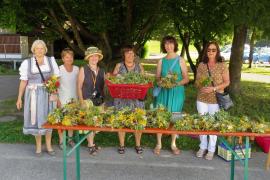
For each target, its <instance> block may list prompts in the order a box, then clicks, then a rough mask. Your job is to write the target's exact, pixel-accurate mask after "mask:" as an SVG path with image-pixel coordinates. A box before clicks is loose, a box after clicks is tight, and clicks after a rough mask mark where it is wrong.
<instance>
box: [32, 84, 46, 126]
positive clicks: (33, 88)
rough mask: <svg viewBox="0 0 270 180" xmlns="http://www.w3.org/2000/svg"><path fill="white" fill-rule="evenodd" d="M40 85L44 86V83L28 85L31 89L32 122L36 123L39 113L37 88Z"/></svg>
mask: <svg viewBox="0 0 270 180" xmlns="http://www.w3.org/2000/svg"><path fill="white" fill-rule="evenodd" d="M38 86H43V84H30V85H28V88H29V89H30V90H31V91H30V98H31V100H30V101H31V102H30V111H31V124H32V125H35V124H36V115H37V110H36V105H37V98H36V90H37V87H38Z"/></svg>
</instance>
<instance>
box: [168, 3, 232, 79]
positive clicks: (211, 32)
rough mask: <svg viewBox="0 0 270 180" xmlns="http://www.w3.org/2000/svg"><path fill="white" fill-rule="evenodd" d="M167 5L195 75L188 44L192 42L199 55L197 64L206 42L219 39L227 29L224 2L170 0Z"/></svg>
mask: <svg viewBox="0 0 270 180" xmlns="http://www.w3.org/2000/svg"><path fill="white" fill-rule="evenodd" d="M167 6H168V10H167V12H168V13H169V18H171V19H173V22H174V26H175V28H176V29H177V32H178V34H179V36H180V38H181V40H182V42H183V46H184V49H185V51H186V55H187V60H188V62H189V64H190V67H191V69H192V71H193V72H194V77H195V76H196V65H195V64H194V63H193V61H192V59H191V57H190V53H189V45H190V43H193V44H194V46H195V48H196V49H197V52H198V54H199V56H198V58H197V60H196V64H198V62H200V60H201V58H202V53H203V51H204V48H205V46H206V44H207V43H208V42H209V41H212V40H216V39H219V38H220V37H221V36H222V34H224V33H225V32H227V31H228V28H227V24H226V21H227V20H228V16H227V12H226V8H224V6H226V3H225V2H221V1H216V0H201V1H195V0H192V1H182V0H170V1H168V4H167Z"/></svg>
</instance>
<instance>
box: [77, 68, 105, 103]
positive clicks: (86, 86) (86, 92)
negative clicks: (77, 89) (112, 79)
mask: <svg viewBox="0 0 270 180" xmlns="http://www.w3.org/2000/svg"><path fill="white" fill-rule="evenodd" d="M83 69H84V81H83V86H82V94H83V99H90V98H91V97H92V94H93V92H94V91H95V90H96V91H97V92H99V93H100V94H101V95H102V96H104V92H103V90H104V73H105V71H104V70H103V69H102V68H99V71H98V74H97V76H96V74H95V72H94V71H92V70H91V69H90V68H89V66H88V65H85V66H84V67H83ZM94 77H96V84H95V87H94V82H93V78H94Z"/></svg>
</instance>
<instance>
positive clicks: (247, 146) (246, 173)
mask: <svg viewBox="0 0 270 180" xmlns="http://www.w3.org/2000/svg"><path fill="white" fill-rule="evenodd" d="M248 157H249V137H246V143H245V167H244V180H248Z"/></svg>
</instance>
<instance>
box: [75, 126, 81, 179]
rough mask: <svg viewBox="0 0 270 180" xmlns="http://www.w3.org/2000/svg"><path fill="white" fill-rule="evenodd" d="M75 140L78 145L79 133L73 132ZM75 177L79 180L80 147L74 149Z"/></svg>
mask: <svg viewBox="0 0 270 180" xmlns="http://www.w3.org/2000/svg"><path fill="white" fill-rule="evenodd" d="M75 138H76V143H79V142H80V134H79V131H75ZM76 176H77V180H80V179H81V175H80V145H79V146H78V147H77V148H76Z"/></svg>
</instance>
